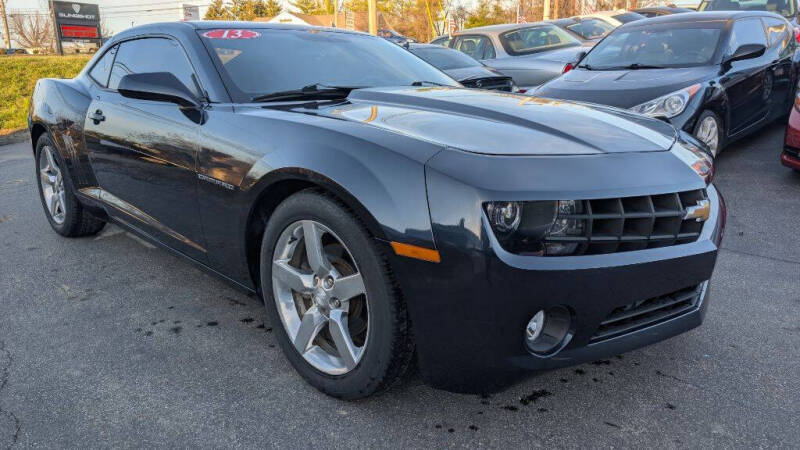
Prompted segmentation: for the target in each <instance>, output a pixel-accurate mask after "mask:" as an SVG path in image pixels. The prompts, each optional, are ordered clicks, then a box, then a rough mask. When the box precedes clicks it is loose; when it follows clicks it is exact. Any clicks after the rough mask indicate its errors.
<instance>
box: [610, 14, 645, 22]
mask: <svg viewBox="0 0 800 450" xmlns="http://www.w3.org/2000/svg"><path fill="white" fill-rule="evenodd" d="M611 17H612V18H614V19H617V20H619V21H620V22H622V23H628V22H633V21H634V20H641V19H646V17H645V16H643V15H641V14H639V13H635V12H625V13H620V14H614V15H613V16H611Z"/></svg>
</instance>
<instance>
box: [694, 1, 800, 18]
mask: <svg viewBox="0 0 800 450" xmlns="http://www.w3.org/2000/svg"><path fill="white" fill-rule="evenodd" d="M795 1H796V0H750V1H740V2H737V1H733V0H703V1H702V2H701V3H700V6H699V7H698V8H697V10H698V11H769V12H773V13H776V14H780V15H782V16H784V17H793V16H794V15H795V12H796V11H797V8H795Z"/></svg>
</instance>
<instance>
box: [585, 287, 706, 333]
mask: <svg viewBox="0 0 800 450" xmlns="http://www.w3.org/2000/svg"><path fill="white" fill-rule="evenodd" d="M704 285H705V283H701V284H699V285H697V286H693V287H689V288H685V289H681V290H679V291H675V292H673V293H671V294H667V295H662V296H660V297H653V298H649V299H647V300H642V301H638V302H634V303H631V304H628V305H624V306H620V307H619V308H616V309H614V310H613V311H611V314H609V315H608V317H606V319H605V320H604V321H603V322H601V323H600V327H599V328H598V329H597V331H596V332H595V333H594V336H592V339H591V341H592V342H596V341H601V340H603V339H608V338H612V337H615V336H619V335H622V334H626V333H630V332H632V331H636V330H638V329H640V328H644V327H646V326H650V325H654V324H657V323H659V322H663V321H665V320H667V319H670V318H672V317H675V316H678V315H681V314H683V313H686V312H689V311H691V310H693V309H694V308H696V307H697V306H698V303H699V301H700V295H701V294H702V292H703V287H704Z"/></svg>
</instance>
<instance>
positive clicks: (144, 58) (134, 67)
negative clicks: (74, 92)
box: [108, 38, 199, 96]
mask: <svg viewBox="0 0 800 450" xmlns="http://www.w3.org/2000/svg"><path fill="white" fill-rule="evenodd" d="M151 72H169V73H171V74H173V75H175V77H177V78H178V79H179V80H180V81H181V82H182V83H183V84H184V85H185V86H186V87H187V88H188V89H189V90H190V91H191V92H192V93H193V94H195V95H197V96H199V93H198V92H197V86H196V84H195V82H194V80H193V79H192V77H193V75H194V70H193V69H192V66H191V64H189V59H188V58H187V57H186V54H185V53H184V51H183V48H181V46H180V44H178V43H177V42H175V41H173V40H172V39H166V38H144V39H136V40H132V41H126V42H123V43H122V44H120V46H119V50H117V57H116V59H115V60H114V65H113V67H112V68H111V76H110V78H109V80H108V88H109V89H114V90H116V89H117V87H118V86H119V82H120V80H121V79H122V77H123V76H125V75H128V74H133V73H151Z"/></svg>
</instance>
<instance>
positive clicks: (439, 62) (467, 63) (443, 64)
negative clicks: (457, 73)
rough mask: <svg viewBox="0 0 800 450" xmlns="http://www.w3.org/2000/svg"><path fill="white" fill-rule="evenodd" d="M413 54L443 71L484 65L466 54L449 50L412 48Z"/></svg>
mask: <svg viewBox="0 0 800 450" xmlns="http://www.w3.org/2000/svg"><path fill="white" fill-rule="evenodd" d="M411 53H413V54H415V55H417V56H419V57H420V58H422V59H424V60H425V61H427V62H428V63H430V64H433V65H434V66H436V67H438V68H439V69H441V70H450V69H463V68H464V67H476V66H482V65H483V64H481V63H479V62H478V61H476V60H474V59H472V57H471V56H469V55H467V54H466V53H463V52H460V51H458V50H450V49H448V48H412V49H411Z"/></svg>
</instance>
